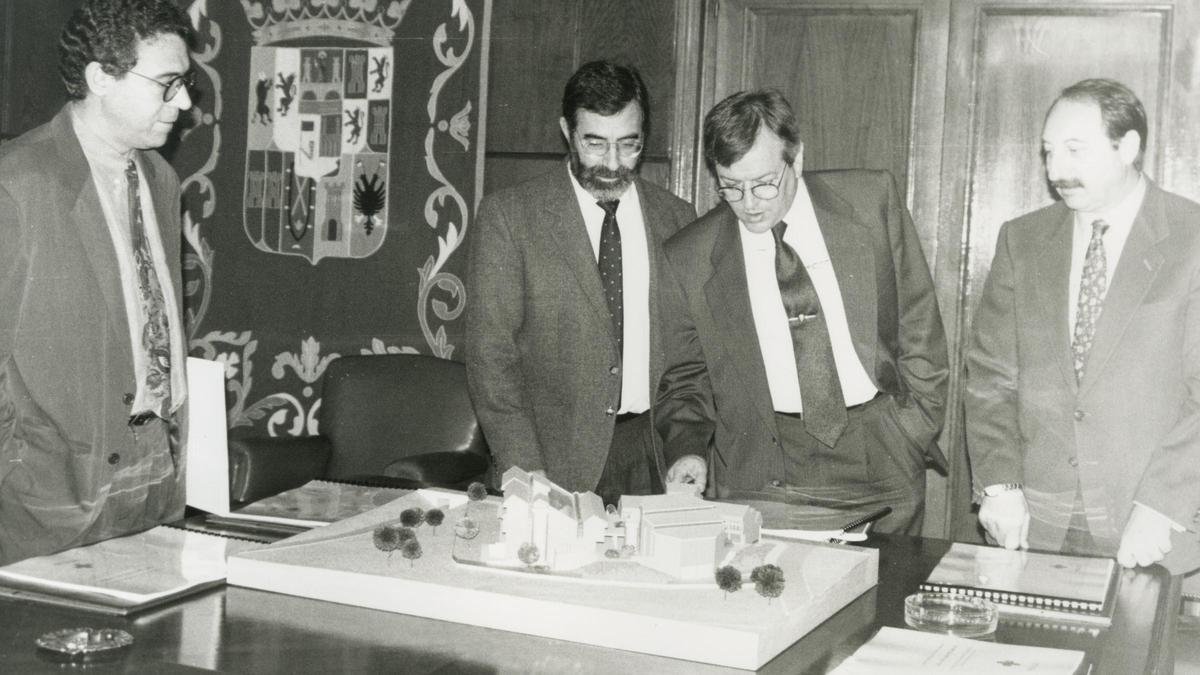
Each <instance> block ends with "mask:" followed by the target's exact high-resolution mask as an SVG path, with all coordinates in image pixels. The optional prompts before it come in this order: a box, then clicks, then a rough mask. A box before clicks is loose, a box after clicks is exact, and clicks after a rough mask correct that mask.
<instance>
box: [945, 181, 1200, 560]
mask: <svg viewBox="0 0 1200 675" xmlns="http://www.w3.org/2000/svg"><path fill="white" fill-rule="evenodd" d="M1072 226H1073V215H1072V213H1071V211H1070V210H1069V209H1068V208H1067V207H1066V206H1065V205H1064V204H1062V203H1057V204H1054V205H1051V206H1048V207H1046V208H1044V209H1041V210H1039V211H1035V212H1033V213H1030V214H1027V215H1025V216H1022V217H1021V218H1018V219H1016V220H1014V221H1012V222H1009V223H1005V224H1004V226H1003V227H1002V228H1001V230H1000V235H999V240H998V241H997V244H996V255H995V259H994V260H993V262H992V269H991V272H990V274H989V275H988V280H987V285H986V286H985V287H984V290H983V297H982V299H981V300H980V303H979V309H978V310H977V311H976V313H975V318H974V329H973V334H974V335H973V339H972V342H971V347H970V351H969V353H968V357H967V367H968V371H969V377H968V384H967V396H966V409H967V440H968V448H969V451H970V456H971V468H972V471H973V474H974V483H975V486H976V488H977V489H981V488H983V487H985V486H987V485H992V484H995V483H1007V482H1020V483H1024V484H1025V485H1026V486H1028V487H1029V488H1033V489H1035V490H1039V491H1046V492H1055V491H1057V492H1063V493H1066V494H1067V496H1066V497H1065V499H1064V501H1063V503H1061V504H1059V506H1060V507H1062V508H1061V509H1056V510H1057V511H1060V512H1059V513H1058V517H1057V518H1056V522H1054V523H1053V526H1054V531H1053V532H1052V533H1050V535H1051V536H1053V537H1055V538H1056V540H1057V541H1058V542H1060V543H1061V541H1062V539H1063V538H1064V537H1065V536H1066V528H1067V523H1068V520H1069V518H1070V510H1071V503H1069V501H1073V494H1074V490H1075V485H1076V480H1077V479H1078V480H1079V481H1081V483H1082V486H1083V490H1084V495H1085V501H1086V502H1087V505H1088V506H1099V507H1102V508H1103V509H1104V510H1105V511H1106V512H1107V514H1108V518H1107V520H1106V521H1105V522H1098V521H1095V520H1093V521H1091V522H1090V525H1091V527H1092V531H1093V533H1095V534H1097V535H1101V536H1105V537H1109V538H1112V539H1118V538H1119V537H1120V535H1121V532H1122V531H1123V529H1124V526H1125V521H1126V520H1127V519H1128V517H1129V512H1130V510H1131V509H1132V506H1133V502H1134V500H1137V501H1138V502H1141V503H1143V504H1145V505H1147V506H1149V507H1151V508H1153V509H1155V510H1157V511H1159V512H1160V513H1162V514H1164V515H1166V516H1168V517H1170V518H1172V519H1173V520H1175V521H1176V522H1177V523H1180V524H1183V525H1188V526H1192V527H1195V525H1194V524H1193V522H1192V518H1193V515H1194V514H1196V511H1197V508H1200V204H1196V203H1194V202H1191V201H1188V200H1186V199H1183V198H1181V197H1178V196H1175V195H1172V194H1170V193H1168V192H1164V191H1163V190H1162V189H1160V188H1159V187H1158V186H1156V185H1154V184H1153V183H1151V184H1150V185H1149V186H1148V189H1147V191H1146V198H1145V201H1144V202H1143V203H1142V208H1141V210H1140V211H1139V212H1138V215H1137V218H1136V219H1135V221H1134V223H1133V229H1132V230H1130V232H1129V238H1128V239H1127V240H1126V242H1125V248H1124V250H1123V251H1122V253H1121V258H1120V260H1119V262H1118V263H1117V267H1116V270H1115V271H1114V272H1113V273H1112V275H1111V283H1110V285H1109V289H1108V293H1107V295H1106V297H1105V300H1104V309H1103V312H1102V313H1101V315H1100V320H1099V323H1098V324H1097V325H1096V336H1095V340H1094V342H1093V343H1092V349H1091V352H1090V353H1089V355H1088V361H1087V365H1086V367H1085V369H1084V379H1083V381H1082V382H1081V383H1079V384H1078V385H1077V384H1076V382H1075V371H1074V366H1073V362H1072V357H1071V328H1070V327H1069V326H1068V325H1067V323H1068V319H1067V307H1068V303H1069V302H1070V300H1069V298H1068V297H1067V296H1068V293H1069V291H1068V288H1069V285H1068V284H1069V281H1070V280H1069V279H1068V277H1069V275H1070V270H1071V232H1072ZM1032 506H1033V504H1031V507H1032ZM1043 515H1044V516H1045V517H1048V518H1054V516H1053V515H1051V514H1050V513H1046V514H1043ZM1097 528H1100V531H1097ZM1031 536H1032V535H1031ZM1193 537H1194V535H1193ZM1198 562H1200V561H1198Z"/></svg>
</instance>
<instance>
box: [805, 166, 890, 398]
mask: <svg viewBox="0 0 1200 675" xmlns="http://www.w3.org/2000/svg"><path fill="white" fill-rule="evenodd" d="M804 182H805V186H806V187H807V188H808V194H809V198H810V199H811V200H812V205H813V212H814V213H815V214H816V216H817V225H818V226H819V227H820V229H821V237H822V238H823V239H824V240H825V249H826V250H827V251H828V252H829V262H830V264H831V265H832V267H833V272H834V276H835V278H836V279H837V282H838V290H839V291H840V293H841V296H842V306H843V308H844V309H845V312H846V321H847V323H848V324H849V326H850V336H851V339H852V340H853V342H854V348H855V351H856V352H857V354H858V358H859V360H860V361H861V362H862V363H863V365H864V366H865V367H866V369H867V372H868V373H870V374H871V375H872V377H874V374H875V372H876V369H875V350H876V348H877V347H878V344H879V338H878V324H879V321H878V319H879V312H878V305H877V303H878V301H879V292H878V290H877V288H876V283H875V270H876V269H877V268H876V262H877V261H876V260H875V252H874V249H873V248H872V246H871V242H870V240H869V238H868V233H867V232H866V231H865V229H864V225H863V224H862V223H861V222H859V221H858V220H857V219H856V218H855V217H854V211H853V208H852V207H851V206H850V205H849V204H847V203H846V202H845V201H844V200H842V198H841V197H838V196H837V195H836V194H834V193H833V192H830V191H829V190H826V189H825V187H824V184H822V183H821V182H819V181H816V180H814V179H813V178H812V177H811V176H805V181H804Z"/></svg>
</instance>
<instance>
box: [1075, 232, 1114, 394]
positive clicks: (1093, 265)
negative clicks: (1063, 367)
mask: <svg viewBox="0 0 1200 675" xmlns="http://www.w3.org/2000/svg"><path fill="white" fill-rule="evenodd" d="M1107 230H1108V223H1106V222H1104V221H1103V220H1097V221H1095V222H1093V223H1092V238H1091V240H1090V241H1088V247H1087V257H1086V258H1084V261H1083V275H1082V276H1081V277H1080V282H1079V305H1078V307H1077V308H1076V310H1075V333H1074V334H1073V335H1072V339H1071V355H1072V356H1073V357H1074V359H1075V381H1076V382H1077V383H1078V382H1082V381H1083V366H1084V364H1085V363H1086V362H1087V355H1088V351H1089V350H1091V348H1092V339H1093V338H1095V337H1096V322H1097V321H1098V320H1099V319H1100V310H1102V309H1103V308H1104V291H1105V288H1107V286H1108V262H1107V260H1106V259H1105V257H1104V239H1102V237H1103V236H1104V233H1105V232H1106V231H1107Z"/></svg>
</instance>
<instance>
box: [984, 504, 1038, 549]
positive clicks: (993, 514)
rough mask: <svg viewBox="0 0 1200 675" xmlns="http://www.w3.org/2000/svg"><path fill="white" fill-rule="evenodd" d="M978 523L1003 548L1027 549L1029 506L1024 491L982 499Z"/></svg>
mask: <svg viewBox="0 0 1200 675" xmlns="http://www.w3.org/2000/svg"><path fill="white" fill-rule="evenodd" d="M979 523H980V524H981V525H983V529H985V530H987V533H988V534H989V535H991V537H992V538H993V539H995V540H996V543H997V544H1000V545H1001V546H1003V547H1004V548H1007V549H1010V550H1016V549H1018V548H1029V505H1028V504H1026V503H1025V492H1024V491H1022V490H1009V491H1008V492H1001V493H1000V494H998V495H996V496H995V497H984V498H983V502H982V503H981V504H980V505H979Z"/></svg>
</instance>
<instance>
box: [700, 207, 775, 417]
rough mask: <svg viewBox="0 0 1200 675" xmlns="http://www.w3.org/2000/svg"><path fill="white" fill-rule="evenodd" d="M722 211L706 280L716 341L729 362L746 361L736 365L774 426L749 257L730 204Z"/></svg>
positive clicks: (755, 403)
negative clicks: (753, 303)
mask: <svg viewBox="0 0 1200 675" xmlns="http://www.w3.org/2000/svg"><path fill="white" fill-rule="evenodd" d="M720 208H722V209H723V213H722V214H721V215H722V217H721V221H720V223H718V225H717V227H718V228H719V229H718V230H717V236H716V237H715V239H714V242H713V243H714V245H713V251H712V255H711V257H710V260H711V262H712V276H711V277H709V279H708V281H707V282H705V284H704V294H705V298H706V299H707V300H708V310H709V314H710V315H711V316H712V318H713V324H714V325H715V327H716V330H717V340H716V341H715V342H716V343H717V344H720V345H723V346H724V349H725V351H727V352H729V353H730V356H729V361H728V362H729V363H744V364H747V367H746V368H744V369H735V370H736V371H737V374H738V376H739V377H741V378H742V384H743V386H744V388H745V391H746V392H747V393H748V394H749V395H750V398H751V400H752V401H753V403H754V407H755V409H756V410H758V411H759V413H760V414H761V415H762V417H763V422H764V423H766V424H767V425H768V427H769V428H772V429H773V428H774V424H775V418H774V411H775V407H774V405H773V404H772V402H771V390H770V387H768V386H767V369H766V366H765V365H764V364H763V359H762V350H761V349H760V348H759V344H758V333H757V332H756V331H755V330H754V311H753V310H752V309H751V307H750V289H749V286H748V285H747V284H746V260H745V258H744V257H743V254H742V240H741V237H739V236H738V229H737V228H739V227H740V225H738V222H737V217H736V216H735V215H734V214H733V211H732V210H730V208H729V206H728V205H725V204H722V205H721V207H720Z"/></svg>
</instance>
